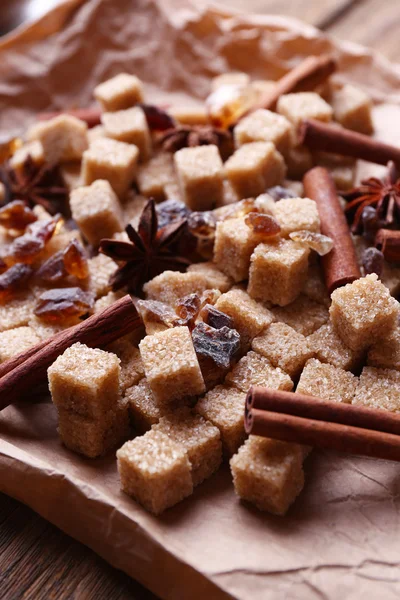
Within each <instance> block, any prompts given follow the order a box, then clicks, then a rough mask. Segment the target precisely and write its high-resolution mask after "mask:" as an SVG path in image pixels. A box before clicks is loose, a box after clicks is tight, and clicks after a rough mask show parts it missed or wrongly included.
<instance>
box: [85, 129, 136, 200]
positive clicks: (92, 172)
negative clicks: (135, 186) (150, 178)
mask: <svg viewBox="0 0 400 600" xmlns="http://www.w3.org/2000/svg"><path fill="white" fill-rule="evenodd" d="M138 157H139V150H138V148H137V147H136V146H134V145H132V144H125V142H118V141H117V140H110V139H108V138H99V139H97V140H95V141H94V142H93V143H92V144H90V147H89V149H88V150H86V151H85V152H84V153H83V160H82V180H83V183H84V184H85V185H90V184H91V183H93V182H94V181H96V180H97V179H106V180H107V181H108V182H109V184H110V185H111V187H112V188H113V190H114V192H115V193H116V194H117V196H119V197H122V196H123V195H124V194H125V193H126V192H127V190H128V188H129V187H130V185H131V183H132V181H133V180H134V179H135V177H136V169H137V161H138Z"/></svg>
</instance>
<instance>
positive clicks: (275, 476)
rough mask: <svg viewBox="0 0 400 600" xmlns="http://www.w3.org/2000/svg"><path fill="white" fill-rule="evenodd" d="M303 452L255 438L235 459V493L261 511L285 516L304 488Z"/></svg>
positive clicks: (233, 464)
mask: <svg viewBox="0 0 400 600" xmlns="http://www.w3.org/2000/svg"><path fill="white" fill-rule="evenodd" d="M302 463H303V449H302V447H301V446H299V445H297V444H287V443H286V442H280V441H278V440H271V439H269V438H262V437H259V436H254V435H251V436H250V437H249V439H248V440H246V442H245V444H244V445H243V446H241V448H239V452H238V453H237V454H235V456H233V458H231V461H230V467H231V472H232V476H233V484H234V486H235V492H236V494H237V495H238V496H239V498H240V499H242V500H246V501H247V502H250V503H251V504H254V506H256V507H257V508H258V509H259V510H262V511H268V512H271V513H273V514H275V515H284V514H285V513H286V512H287V510H288V509H289V507H290V505H291V504H292V503H293V502H294V500H295V499H296V497H297V496H298V495H299V494H300V492H301V490H302V489H303V485H304V472H303V468H302Z"/></svg>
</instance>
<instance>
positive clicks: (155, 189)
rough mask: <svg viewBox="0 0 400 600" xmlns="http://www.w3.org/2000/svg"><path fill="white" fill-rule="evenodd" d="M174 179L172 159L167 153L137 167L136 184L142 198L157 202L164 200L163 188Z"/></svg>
mask: <svg viewBox="0 0 400 600" xmlns="http://www.w3.org/2000/svg"><path fill="white" fill-rule="evenodd" d="M174 179H175V173H174V163H173V158H172V156H171V154H168V153H167V152H164V153H161V154H158V155H156V156H154V157H153V158H151V159H150V160H149V161H148V162H147V163H146V164H144V165H139V168H138V173H137V183H138V186H139V190H140V193H141V194H143V196H147V197H148V198H154V199H155V200H157V201H161V200H164V199H165V197H166V194H165V187H166V186H167V185H168V184H169V183H171V182H172V181H174Z"/></svg>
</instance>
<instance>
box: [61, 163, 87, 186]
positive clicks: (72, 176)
mask: <svg viewBox="0 0 400 600" xmlns="http://www.w3.org/2000/svg"><path fill="white" fill-rule="evenodd" d="M60 171H61V175H62V178H63V180H64V183H65V185H66V187H67V188H68V190H69V191H70V192H71V191H72V190H76V188H78V187H82V178H81V161H80V160H79V161H76V160H75V161H74V162H68V163H64V164H63V165H61V167H60Z"/></svg>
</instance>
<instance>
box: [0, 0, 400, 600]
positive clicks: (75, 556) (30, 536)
mask: <svg viewBox="0 0 400 600" xmlns="http://www.w3.org/2000/svg"><path fill="white" fill-rule="evenodd" d="M200 1H201V2H204V0H197V2H198V3H200ZM219 2H220V4H224V5H225V6H227V7H233V8H239V9H242V10H243V6H245V7H246V9H247V10H248V11H249V12H250V11H252V12H259V13H272V14H284V15H287V16H292V17H297V18H299V19H303V20H304V21H307V22H308V23H310V24H312V25H315V26H316V27H319V28H320V29H323V30H324V31H327V32H328V33H330V34H332V35H334V36H336V37H339V38H342V39H347V40H351V41H354V42H358V43H360V44H364V45H366V46H370V47H372V48H375V49H377V50H379V51H381V52H382V53H383V54H385V55H386V56H387V57H388V58H390V59H391V60H394V61H400V44H399V42H398V37H399V27H400V2H399V0H247V2H246V3H244V2H243V0H219ZM56 3H57V0H1V8H0V34H2V33H5V32H6V31H8V30H9V29H12V28H13V27H15V26H17V25H18V24H19V23H20V22H21V21H22V20H24V19H25V18H27V17H33V16H35V15H39V14H42V13H43V12H44V10H45V9H46V8H51V7H52V6H54V5H55V4H56ZM0 597H1V600H19V599H20V598H21V599H22V598H23V599H24V600H30V599H32V600H41V599H46V600H48V599H56V600H67V599H72V598H73V599H76V600H90V599H96V600H102V599H107V600H122V599H125V598H126V599H128V598H130V599H133V600H155V596H154V595H153V594H151V593H150V592H148V591H146V590H145V589H144V588H143V587H142V586H140V585H139V584H138V583H136V582H134V581H132V580H131V579H130V578H129V577H128V576H126V575H124V574H123V573H121V572H120V571H117V570H116V569H113V568H112V567H110V566H109V565H108V564H107V563H106V562H105V561H103V560H102V559H101V558H99V557H98V556H97V555H96V554H95V553H94V552H92V551H91V550H89V549H88V548H86V547H85V546H83V545H82V544H79V543H78V542H76V541H74V540H73V539H71V538H70V537H69V536H67V535H65V534H63V533H62V532H61V531H59V530H58V529H57V528H56V527H53V526H52V525H50V524H49V523H47V522H46V521H44V520H43V519H42V518H40V517H38V516H37V515H36V514H35V513H33V512H32V511H31V510H30V509H28V508H27V507H25V506H23V505H22V504H20V503H18V502H16V501H15V500H12V499H11V498H8V497H6V496H4V495H1V494H0ZM210 600H212V599H210Z"/></svg>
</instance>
